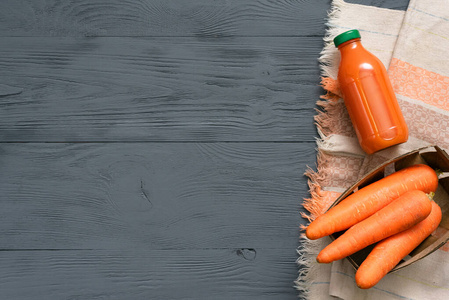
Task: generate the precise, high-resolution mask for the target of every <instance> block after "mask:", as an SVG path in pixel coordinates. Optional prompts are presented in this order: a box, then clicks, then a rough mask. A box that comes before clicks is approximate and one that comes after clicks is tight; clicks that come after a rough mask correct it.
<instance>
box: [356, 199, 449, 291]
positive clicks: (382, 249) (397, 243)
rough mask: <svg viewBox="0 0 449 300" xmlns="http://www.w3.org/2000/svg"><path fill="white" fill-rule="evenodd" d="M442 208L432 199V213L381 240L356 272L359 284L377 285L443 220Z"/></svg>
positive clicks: (362, 285)
mask: <svg viewBox="0 0 449 300" xmlns="http://www.w3.org/2000/svg"><path fill="white" fill-rule="evenodd" d="M441 218H442V214H441V208H440V207H439V206H438V204H436V203H435V202H434V201H432V211H431V212H430V215H429V216H428V217H427V218H425V219H424V220H423V221H421V222H419V223H418V224H416V225H415V226H413V227H411V228H409V229H407V230H405V231H403V232H400V233H398V234H395V235H393V236H390V237H388V238H386V239H385V240H383V241H380V242H379V243H378V244H377V245H376V246H375V247H374V249H373V250H372V251H371V252H370V254H369V255H368V256H367V257H366V259H365V260H364V261H363V263H362V264H361V265H360V267H359V269H358V270H357V272H356V274H355V281H356V283H357V286H359V287H360V288H362V289H369V288H371V287H373V286H375V285H376V284H377V283H378V282H379V281H380V280H381V279H382V278H383V277H384V276H385V275H386V274H387V273H388V272H390V271H391V270H392V269H393V268H394V267H395V266H396V265H397V264H398V263H399V262H400V261H401V259H403V258H404V257H405V256H407V255H408V254H409V253H410V252H411V251H412V250H413V249H415V248H416V247H418V245H419V244H420V243H421V242H422V241H424V240H425V239H426V238H427V237H428V236H429V235H430V234H431V233H432V232H433V231H434V230H435V229H437V227H438V225H439V224H440V222H441Z"/></svg>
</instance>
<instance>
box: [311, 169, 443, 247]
mask: <svg viewBox="0 0 449 300" xmlns="http://www.w3.org/2000/svg"><path fill="white" fill-rule="evenodd" d="M437 186H438V176H437V174H436V173H435V171H434V170H433V169H432V168H431V167H429V166H427V165H424V164H417V165H412V166H410V167H407V168H404V169H401V170H399V171H396V172H394V173H393V174H390V175H388V176H386V177H384V178H382V179H380V180H378V181H376V182H374V183H372V184H370V185H368V186H366V187H364V188H362V189H360V190H358V191H356V192H354V193H353V194H351V195H349V196H348V197H346V198H345V199H344V200H342V201H341V202H340V203H338V204H337V205H336V206H334V207H332V208H331V209H329V210H328V211H327V212H326V213H325V214H323V215H321V216H319V217H317V218H316V219H315V220H314V221H313V222H312V223H310V224H309V226H308V227H307V229H306V236H307V237H308V238H309V239H311V240H315V239H319V238H322V237H324V236H327V235H330V234H332V233H334V232H338V231H342V230H345V229H348V228H349V227H351V226H352V225H354V224H356V223H358V222H360V221H362V220H364V219H366V218H367V217H369V216H371V215H372V214H374V213H375V212H376V211H378V210H380V209H381V208H383V207H385V206H386V205H387V204H389V203H391V202H392V201H393V200H395V199H396V198H398V197H399V196H401V195H402V194H404V193H405V192H407V191H410V190H421V191H423V192H424V193H426V194H427V193H431V192H435V190H436V189H437Z"/></svg>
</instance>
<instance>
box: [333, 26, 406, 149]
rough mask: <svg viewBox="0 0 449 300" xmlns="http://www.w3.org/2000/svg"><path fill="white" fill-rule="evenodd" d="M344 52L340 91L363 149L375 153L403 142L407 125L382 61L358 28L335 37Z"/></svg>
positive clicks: (340, 67) (339, 79)
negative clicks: (368, 49) (372, 50)
mask: <svg viewBox="0 0 449 300" xmlns="http://www.w3.org/2000/svg"><path fill="white" fill-rule="evenodd" d="M334 44H335V46H336V47H337V48H338V50H339V51H340V54H341V61H340V66H339V70H338V82H339V85H340V91H341V93H342V96H343V100H344V102H345V106H346V108H347V110H348V113H349V116H350V118H351V121H352V124H353V126H354V129H355V132H356V134H357V138H358V140H359V143H360V146H361V147H362V149H363V150H364V151H365V152H366V153H368V154H372V153H374V152H376V151H379V150H381V149H385V148H387V147H390V146H393V145H397V144H400V143H404V142H406V141H407V139H408V129H407V124H406V123H405V120H404V117H403V115H402V112H401V109H400V107H399V104H398V102H397V99H396V96H395V94H394V92H393V88H392V86H391V83H390V80H389V78H388V75H387V71H386V69H385V67H384V65H383V64H382V62H381V61H380V60H379V59H378V58H377V57H376V56H374V55H373V54H372V53H370V52H368V51H367V50H366V49H365V48H364V47H363V46H362V43H361V41H360V32H359V31H358V30H349V31H346V32H344V33H342V34H340V35H338V36H337V37H335V39H334Z"/></svg>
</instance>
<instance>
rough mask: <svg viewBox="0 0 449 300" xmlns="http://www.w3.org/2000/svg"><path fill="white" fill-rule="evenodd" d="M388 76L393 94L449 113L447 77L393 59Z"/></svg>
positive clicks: (448, 83) (448, 82)
mask: <svg viewBox="0 0 449 300" xmlns="http://www.w3.org/2000/svg"><path fill="white" fill-rule="evenodd" d="M388 75H389V77H390V79H391V82H392V85H393V89H394V91H395V93H397V94H400V95H403V96H406V97H408V98H411V99H415V100H420V101H422V102H424V103H427V104H430V105H432V106H435V107H438V108H440V109H444V110H446V111H449V101H447V99H448V98H449V77H447V76H443V75H441V74H438V73H435V72H431V71H428V70H426V69H423V68H420V67H417V66H414V65H412V64H409V63H407V62H405V61H402V60H399V59H397V58H393V59H392V60H391V64H390V68H389V69H388Z"/></svg>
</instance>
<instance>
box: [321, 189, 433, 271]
mask: <svg viewBox="0 0 449 300" xmlns="http://www.w3.org/2000/svg"><path fill="white" fill-rule="evenodd" d="M431 209H432V204H431V200H430V199H429V197H428V196H427V195H426V194H425V193H424V192H422V191H419V190H413V191H409V192H407V193H405V194H404V195H402V196H401V197H399V198H398V199H396V200H395V201H393V202H391V203H390V204H388V205H387V206H386V207H384V208H382V209H381V210H379V211H378V212H376V213H375V214H374V215H372V216H370V217H368V218H367V219H365V220H363V221H361V222H360V223H357V224H355V225H354V226H352V227H351V228H349V229H348V230H346V232H345V233H343V234H342V235H341V236H339V237H338V238H337V239H336V240H334V241H333V242H332V243H330V244H329V245H328V246H327V247H325V248H324V249H323V250H321V252H320V253H319V254H318V256H317V261H318V262H320V263H330V262H333V261H335V260H338V259H342V258H344V257H346V256H348V255H351V254H353V253H355V252H357V251H359V250H361V249H363V248H365V247H366V246H369V245H371V244H374V243H376V242H378V241H380V240H383V239H384V238H387V237H389V236H391V235H393V234H396V233H399V232H401V231H404V230H406V229H408V228H410V227H412V226H413V225H415V224H416V223H418V222H421V221H422V220H424V219H425V218H426V217H427V216H428V215H429V214H430V211H431Z"/></svg>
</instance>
